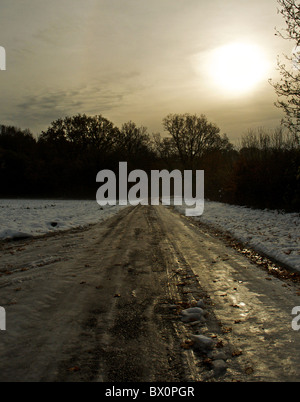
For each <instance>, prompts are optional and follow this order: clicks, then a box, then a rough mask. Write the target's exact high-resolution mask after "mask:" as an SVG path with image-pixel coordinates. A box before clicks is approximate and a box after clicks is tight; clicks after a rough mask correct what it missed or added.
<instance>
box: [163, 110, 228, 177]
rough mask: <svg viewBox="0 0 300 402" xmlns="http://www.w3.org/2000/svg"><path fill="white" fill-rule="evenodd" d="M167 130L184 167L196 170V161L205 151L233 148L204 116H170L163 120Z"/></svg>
mask: <svg viewBox="0 0 300 402" xmlns="http://www.w3.org/2000/svg"><path fill="white" fill-rule="evenodd" d="M163 126H164V128H165V130H166V131H167V132H168V133H169V134H170V135H171V136H172V141H173V144H174V147H175V148H176V150H177V152H178V155H179V158H180V161H181V163H182V165H183V166H184V167H188V168H192V169H193V168H194V164H195V161H196V160H197V159H199V158H201V157H202V156H203V155H204V153H205V151H208V150H212V149H225V148H226V147H229V148H230V146H231V144H230V143H229V140H228V138H227V137H226V135H224V136H223V137H221V136H220V134H219V133H220V129H219V127H217V126H216V125H215V124H213V123H209V122H208V121H207V118H206V117H205V116H204V115H201V116H197V115H196V114H194V115H191V114H189V113H185V114H169V115H168V116H167V117H165V118H164V119H163Z"/></svg>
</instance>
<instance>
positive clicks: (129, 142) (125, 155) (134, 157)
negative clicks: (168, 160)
mask: <svg viewBox="0 0 300 402" xmlns="http://www.w3.org/2000/svg"><path fill="white" fill-rule="evenodd" d="M151 148H152V145H151V140H150V136H149V134H148V132H147V128H146V127H144V126H141V127H137V126H136V124H135V123H133V122H132V121H129V122H127V123H124V124H123V125H122V127H121V130H120V132H119V135H118V141H117V149H118V151H117V152H118V156H119V159H120V160H124V161H127V162H129V163H130V164H131V165H136V164H137V165H141V166H142V165H143V164H145V163H146V161H147V160H149V159H153V152H152V150H151Z"/></svg>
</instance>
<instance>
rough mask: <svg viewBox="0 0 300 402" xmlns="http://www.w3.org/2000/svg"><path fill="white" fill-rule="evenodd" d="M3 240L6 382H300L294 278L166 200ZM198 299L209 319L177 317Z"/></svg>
mask: <svg viewBox="0 0 300 402" xmlns="http://www.w3.org/2000/svg"><path fill="white" fill-rule="evenodd" d="M0 247H1V248H0V252H1V261H0V264H1V265H0V275H1V276H0V305H1V306H3V307H5V308H6V312H7V331H1V332H0V380H1V381H135V382H138V381H187V380H190V381H235V380H240V381H257V380H259V381H261V380H262V381H264V380H266V381H273V380H274V381H280V380H291V381H295V380H299V377H300V374H299V373H300V370H299V369H300V359H299V358H298V356H297V355H296V354H295V351H296V350H298V348H299V346H300V336H299V334H298V333H297V332H295V331H293V330H292V329H291V319H292V317H291V309H292V307H294V306H295V305H297V304H300V303H299V301H300V299H299V295H298V293H297V292H298V285H297V284H295V283H293V282H291V283H288V284H287V283H286V282H282V281H281V280H280V279H279V278H274V277H272V276H270V275H268V274H267V273H266V272H265V271H263V270H262V269H261V268H259V267H258V266H257V265H255V264H253V263H252V262H251V261H249V259H247V258H246V257H244V256H243V255H241V254H240V253H238V252H237V251H235V250H234V249H232V248H231V247H230V246H228V245H226V244H225V243H224V242H222V240H220V239H218V238H216V237H214V236H212V235H211V234H209V233H207V232H206V231H204V230H201V228H199V227H197V226H196V225H194V224H193V223H192V222H191V221H190V220H188V219H187V218H185V217H181V216H180V215H179V214H178V213H175V212H173V211H172V210H171V209H167V208H165V207H162V206H158V207H152V206H149V207H142V206H137V207H134V208H133V207H128V208H125V209H123V210H122V211H121V212H120V213H119V214H118V215H116V216H114V217H112V218H110V219H108V220H107V221H104V222H102V223H101V224H97V225H93V226H90V227H89V228H86V229H85V230H73V231H68V232H64V233H61V234H57V235H54V236H45V237H41V238H39V239H30V240H22V241H18V242H16V243H13V242H12V243H3V244H2V245H1V246H0ZM266 279H268V280H266ZM199 299H201V300H203V301H204V304H205V312H206V315H205V321H204V322H202V323H191V324H184V323H183V322H181V320H180V317H181V316H180V311H181V310H182V309H184V308H186V307H188V306H191V305H193V303H194V302H195V301H196V300H199ZM197 333H198V334H199V333H201V334H203V335H205V336H208V337H210V338H211V339H213V340H214V344H215V346H214V348H213V350H212V351H209V352H208V351H207V353H206V352H205V353H200V352H199V351H197V350H195V349H194V348H193V345H192V343H191V342H190V336H191V335H192V334H197ZM217 360H218V361H220V360H222V361H223V362H224V366H225V367H226V370H219V371H218V370H215V369H213V368H214V362H215V361H217Z"/></svg>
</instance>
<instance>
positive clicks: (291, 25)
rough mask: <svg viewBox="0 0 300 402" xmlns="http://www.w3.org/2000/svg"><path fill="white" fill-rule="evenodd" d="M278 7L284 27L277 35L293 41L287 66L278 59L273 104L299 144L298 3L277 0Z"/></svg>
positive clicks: (299, 35) (299, 49)
mask: <svg viewBox="0 0 300 402" xmlns="http://www.w3.org/2000/svg"><path fill="white" fill-rule="evenodd" d="M277 1H278V3H279V5H280V9H279V10H278V12H279V13H280V14H281V15H282V16H283V18H284V20H285V23H286V28H285V29H284V30H282V31H278V30H277V33H276V34H277V35H278V36H280V37H281V38H283V39H287V40H292V41H294V50H293V54H292V56H285V57H286V60H287V61H288V64H289V66H286V64H285V63H283V62H281V61H280V60H278V69H279V71H280V75H281V79H280V81H279V82H278V83H273V82H272V80H270V83H271V85H273V87H274V88H275V91H276V94H277V96H278V101H277V102H276V103H275V105H276V106H277V107H279V108H281V109H282V110H283V111H284V113H285V118H284V119H283V120H282V123H283V125H285V126H286V127H287V128H288V129H289V130H290V131H291V132H292V133H293V134H294V136H295V138H296V140H297V142H298V144H299V131H300V3H299V1H297V0H277Z"/></svg>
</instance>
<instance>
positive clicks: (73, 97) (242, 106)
mask: <svg viewBox="0 0 300 402" xmlns="http://www.w3.org/2000/svg"><path fill="white" fill-rule="evenodd" d="M275 26H276V27H277V28H284V27H285V25H284V21H283V18H282V17H281V16H280V15H278V14H277V1H276V0H212V1H208V0H205V1H204V0H84V1H83V0H51V1H45V0H25V1H21V0H1V3H0V45H1V46H3V47H4V48H5V49H6V58H7V61H6V62H7V64H6V71H0V86H1V97H0V111H1V114H0V123H1V124H10V125H16V126H19V127H21V128H29V129H31V130H32V131H33V132H34V133H35V134H38V133H39V132H40V131H41V130H45V129H46V128H47V127H48V126H49V125H50V123H51V122H52V121H53V120H56V119H57V118H59V117H64V116H66V115H73V114H77V113H86V114H89V115H95V114H102V115H103V116H104V117H106V118H108V119H109V120H111V121H112V122H113V123H114V124H115V125H117V126H121V124H122V123H125V122H127V121H129V120H132V121H134V122H135V123H136V124H137V125H144V126H146V127H148V130H149V132H150V133H152V132H161V133H162V134H163V128H162V124H161V122H162V119H163V118H164V117H165V116H166V115H167V114H168V113H186V112H189V113H197V114H205V115H206V116H207V118H208V119H209V121H211V122H214V123H216V124H217V125H218V126H219V127H220V128H221V132H222V133H225V132H226V133H227V134H228V136H229V138H230V139H236V138H239V137H240V136H241V135H242V134H243V133H244V132H245V131H247V129H248V128H253V127H258V126H264V127H267V128H272V127H275V126H278V125H279V124H280V119H281V117H282V113H281V111H279V110H278V109H277V108H276V107H275V106H274V102H275V101H276V95H275V92H274V89H273V88H272V86H271V85H270V84H269V83H268V78H274V79H275V80H276V79H278V72H276V64H277V56H278V55H280V56H281V55H282V53H288V54H290V53H291V51H292V48H293V44H292V43H291V42H288V41H284V40H283V39H281V38H279V37H276V36H275ZM237 42H238V43H239V44H242V46H243V44H245V48H246V49H251V46H253V47H255V48H256V49H257V50H258V51H259V52H260V53H256V54H255V57H257V55H258V54H259V55H260V57H261V60H262V64H263V65H262V71H258V72H257V77H256V76H255V77H254V78H257V79H256V80H254V81H255V82H254V83H253V84H251V85H250V88H247V89H246V90H245V91H241V92H239V91H231V90H230V89H229V88H228V85H227V86H226V85H225V81H226V69H225V73H223V74H222V72H221V73H220V65H221V64H222V61H221V60H220V54H221V53H220V52H219V53H218V49H220V48H223V49H227V47H226V46H229V47H228V49H230V45H231V44H234V43H237ZM246 45H247V46H248V47H247V46H246ZM249 46H250V47H249ZM237 49H238V48H237ZM249 52H250V53H251V51H249ZM235 53H239V54H240V59H245V55H244V54H243V52H241V53H240V52H239V51H236V52H235ZM215 54H217V55H219V58H214V55H215ZM250 56H251V57H252V53H251V54H250ZM223 57H224V56H223ZM228 57H229V58H231V59H233V60H232V63H234V62H235V63H238V62H239V60H238V59H237V57H236V55H232V53H229V56H228ZM253 58H254V56H253ZM282 58H283V57H282ZM224 63H225V61H224ZM255 63H256V65H258V66H260V60H259V59H255ZM227 67H228V66H227ZM253 69H254V67H251V69H250V72H247V74H248V75H249V82H251V77H250V75H251V71H252V70H253ZM220 74H221V75H220ZM224 74H225V75H224ZM247 74H246V76H245V77H247ZM217 75H219V76H218V77H217ZM217 78H218V80H217ZM252 78H253V77H252ZM230 79H231V80H233V78H232V77H231V78H230ZM243 79H244V78H243ZM244 80H248V78H245V79H244ZM227 81H228V80H227ZM232 82H233V81H232ZM227 84H228V82H227ZM233 84H234V83H233Z"/></svg>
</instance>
